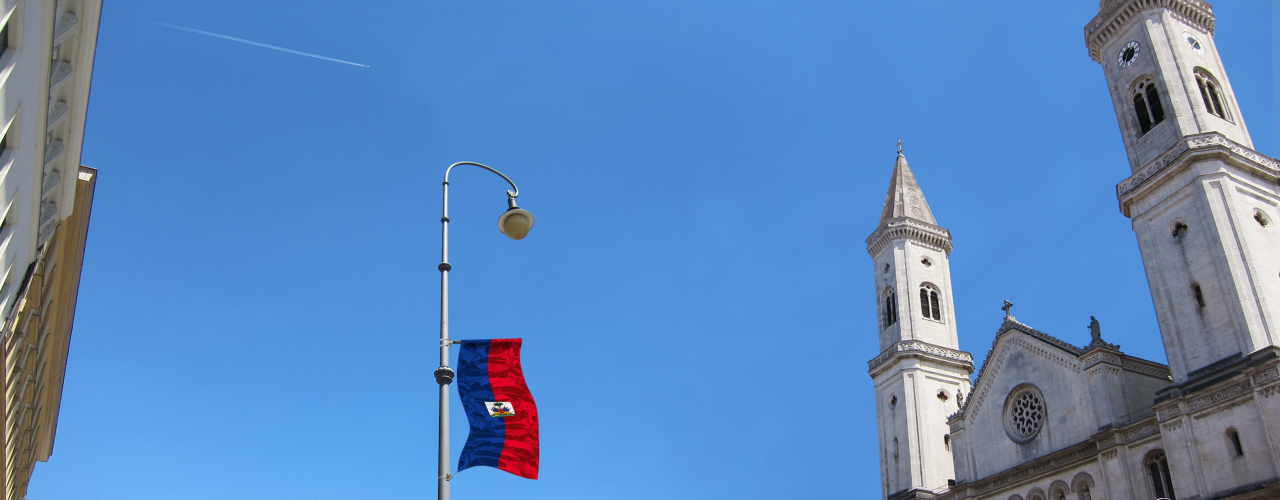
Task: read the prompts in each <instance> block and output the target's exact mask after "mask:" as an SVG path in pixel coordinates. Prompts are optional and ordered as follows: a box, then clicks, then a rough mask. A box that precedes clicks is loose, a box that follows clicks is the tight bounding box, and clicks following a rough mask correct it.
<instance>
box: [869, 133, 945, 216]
mask: <svg viewBox="0 0 1280 500" xmlns="http://www.w3.org/2000/svg"><path fill="white" fill-rule="evenodd" d="M899 218H909V219H915V220H918V221H922V222H927V223H929V224H933V225H935V226H936V225H938V221H937V220H935V219H934V218H933V212H932V211H930V210H929V203H928V202H926V201H925V199H924V192H923V191H921V190H920V184H919V183H917V182H916V176H915V175H913V174H912V173H911V167H909V166H907V157H906V156H904V155H903V154H902V151H898V161H897V163H895V164H894V166H893V177H892V178H891V179H890V180H889V193H888V194H887V195H885V198H884V211H882V212H881V213H880V224H881V225H883V224H884V223H886V222H888V221H889V220H891V219H899Z"/></svg>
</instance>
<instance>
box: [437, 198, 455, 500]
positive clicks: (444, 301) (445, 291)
mask: <svg viewBox="0 0 1280 500" xmlns="http://www.w3.org/2000/svg"><path fill="white" fill-rule="evenodd" d="M446 176H447V174H446ZM440 224H441V226H442V235H441V238H440V239H441V244H440V266H439V269H440V368H437V369H436V382H438V383H439V384H440V457H439V459H440V463H439V471H438V472H439V478H438V481H439V486H438V495H437V497H438V498H439V500H449V479H450V477H449V383H450V382H452V381H453V370H451V369H449V345H450V343H451V342H452V341H451V340H449V269H450V266H449V181H447V180H446V181H444V216H443V217H441V218H440Z"/></svg>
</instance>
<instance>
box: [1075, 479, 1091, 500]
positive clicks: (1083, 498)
mask: <svg viewBox="0 0 1280 500" xmlns="http://www.w3.org/2000/svg"><path fill="white" fill-rule="evenodd" d="M1071 484H1072V485H1073V486H1072V490H1071V491H1074V492H1076V500H1093V497H1092V496H1091V495H1090V493H1089V489H1090V488H1092V487H1093V485H1094V484H1095V483H1094V482H1093V476H1090V475H1089V473H1088V472H1081V473H1079V474H1076V477H1075V478H1072V479H1071Z"/></svg>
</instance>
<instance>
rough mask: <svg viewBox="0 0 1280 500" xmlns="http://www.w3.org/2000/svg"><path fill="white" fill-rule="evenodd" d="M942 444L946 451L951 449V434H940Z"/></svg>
mask: <svg viewBox="0 0 1280 500" xmlns="http://www.w3.org/2000/svg"><path fill="white" fill-rule="evenodd" d="M942 446H943V447H944V448H946V449H947V451H951V435H950V434H943V435H942Z"/></svg>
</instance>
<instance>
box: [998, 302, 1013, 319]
mask: <svg viewBox="0 0 1280 500" xmlns="http://www.w3.org/2000/svg"><path fill="white" fill-rule="evenodd" d="M1000 309H1004V319H1013V313H1012V312H1010V309H1013V302H1009V301H1007V300H1006V301H1004V307H1001V308H1000Z"/></svg>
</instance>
